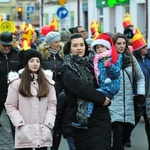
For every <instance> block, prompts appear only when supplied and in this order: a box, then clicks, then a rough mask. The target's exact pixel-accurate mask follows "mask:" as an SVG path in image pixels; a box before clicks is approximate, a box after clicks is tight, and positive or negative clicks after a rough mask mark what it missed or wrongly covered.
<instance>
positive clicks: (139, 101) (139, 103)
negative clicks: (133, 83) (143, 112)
mask: <svg viewBox="0 0 150 150" xmlns="http://www.w3.org/2000/svg"><path fill="white" fill-rule="evenodd" d="M144 106H146V99H145V96H144V95H140V94H139V95H136V96H134V107H136V108H137V109H139V110H140V109H142V107H144Z"/></svg>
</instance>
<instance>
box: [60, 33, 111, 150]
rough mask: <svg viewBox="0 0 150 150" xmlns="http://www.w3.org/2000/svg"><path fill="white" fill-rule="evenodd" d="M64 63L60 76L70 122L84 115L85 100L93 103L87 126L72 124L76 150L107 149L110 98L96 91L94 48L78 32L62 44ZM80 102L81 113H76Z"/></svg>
mask: <svg viewBox="0 0 150 150" xmlns="http://www.w3.org/2000/svg"><path fill="white" fill-rule="evenodd" d="M64 54H65V59H64V65H63V66H62V78H63V82H64V85H65V92H66V98H67V104H68V107H69V110H70V115H71V120H70V121H71V122H77V119H78V117H80V119H83V120H84V119H85V117H86V116H85V115H86V114H87V104H88V102H89V101H91V102H93V103H94V108H93V112H92V114H91V117H90V119H89V122H88V128H86V129H82V128H80V129H79V128H76V127H73V126H72V128H71V129H72V132H73V139H74V143H75V147H76V150H83V149H84V150H88V149H90V150H109V149H110V146H111V121H110V114H109V110H108V105H109V104H110V99H109V98H107V97H105V95H104V94H103V93H101V92H99V91H97V88H98V85H97V82H96V78H95V75H94V69H93V56H94V52H93V51H89V50H88V45H87V43H86V41H85V40H84V38H83V36H82V35H81V34H73V35H71V36H70V38H69V40H68V41H67V42H66V44H65V46H64ZM79 104H80V106H81V107H80V108H81V110H82V112H83V113H82V115H81V116H78V114H77V111H78V110H77V109H78V105H79Z"/></svg>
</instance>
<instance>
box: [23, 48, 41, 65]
mask: <svg viewBox="0 0 150 150" xmlns="http://www.w3.org/2000/svg"><path fill="white" fill-rule="evenodd" d="M32 57H38V58H39V59H40V61H41V60H42V56H41V54H40V52H38V51H37V50H34V49H31V50H27V51H25V52H24V58H23V66H26V64H27V63H28V61H29V59H31V58H32Z"/></svg>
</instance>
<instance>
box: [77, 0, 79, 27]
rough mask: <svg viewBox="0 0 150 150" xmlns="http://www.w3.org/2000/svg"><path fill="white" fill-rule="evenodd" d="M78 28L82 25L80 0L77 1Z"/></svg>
mask: <svg viewBox="0 0 150 150" xmlns="http://www.w3.org/2000/svg"><path fill="white" fill-rule="evenodd" d="M77 12H78V16H77V17H78V26H79V25H80V0H77Z"/></svg>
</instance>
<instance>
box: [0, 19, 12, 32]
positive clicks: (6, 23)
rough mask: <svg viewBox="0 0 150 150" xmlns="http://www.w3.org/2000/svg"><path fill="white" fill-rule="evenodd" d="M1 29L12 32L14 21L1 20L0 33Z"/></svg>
mask: <svg viewBox="0 0 150 150" xmlns="http://www.w3.org/2000/svg"><path fill="white" fill-rule="evenodd" d="M3 31H8V32H12V33H13V32H14V31H15V23H14V22H13V21H2V22H0V33H2V32H3Z"/></svg>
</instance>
